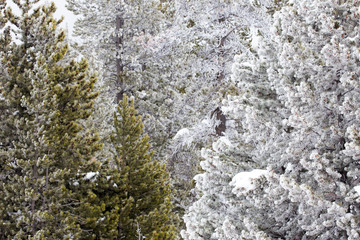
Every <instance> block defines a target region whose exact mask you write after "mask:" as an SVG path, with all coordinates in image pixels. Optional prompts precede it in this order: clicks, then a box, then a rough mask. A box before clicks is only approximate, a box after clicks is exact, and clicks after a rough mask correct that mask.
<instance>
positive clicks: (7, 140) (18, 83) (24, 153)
mask: <svg viewBox="0 0 360 240" xmlns="http://www.w3.org/2000/svg"><path fill="white" fill-rule="evenodd" d="M37 2H38V1H15V3H16V4H17V6H18V7H19V9H20V10H21V11H22V13H21V15H20V16H15V15H14V14H13V13H12V12H11V10H10V9H8V10H6V12H5V15H6V16H7V18H8V19H9V21H10V22H11V23H12V28H13V29H15V30H14V31H15V33H17V35H18V36H20V38H19V39H13V40H12V39H11V32H12V30H11V29H10V28H7V29H5V31H4V34H3V35H2V36H1V42H2V43H3V44H2V45H1V53H0V54H1V65H2V69H1V71H2V74H1V76H0V89H1V93H2V96H1V99H0V109H1V118H0V129H1V131H0V161H1V164H0V165H1V168H0V171H1V172H0V177H1V184H0V192H1V193H2V194H1V196H0V203H1V205H0V206H1V209H0V217H1V220H0V226H1V227H0V233H1V236H2V237H4V239H10V238H11V239H81V238H88V236H89V235H91V234H89V233H90V232H91V229H90V230H89V229H88V226H90V225H91V223H92V222H94V221H95V220H96V219H97V217H96V213H97V212H99V210H100V208H99V207H95V206H91V205H90V204H89V203H88V200H91V199H92V198H93V197H94V196H95V195H94V194H92V193H91V190H90V189H91V187H90V185H89V184H88V182H87V181H86V178H84V176H86V175H85V174H86V172H88V171H95V170H96V168H97V164H95V163H93V162H94V159H93V158H92V157H93V155H94V153H95V152H96V151H97V150H99V148H100V147H101V146H100V144H99V143H98V137H97V135H96V133H95V132H92V131H87V130H84V129H83V128H82V126H81V125H82V121H83V120H85V119H87V118H88V117H89V116H90V114H91V112H92V105H93V100H94V99H95V98H96V96H97V94H96V93H95V92H94V91H93V90H92V89H93V86H94V83H95V82H96V78H95V77H94V76H90V75H89V74H88V70H87V67H88V64H87V62H86V61H85V60H82V61H80V62H75V61H71V62H70V63H68V62H66V61H65V60H64V56H65V54H66V52H67V49H68V47H67V45H65V44H63V43H62V42H63V40H64V38H65V35H64V32H63V31H59V30H58V28H57V26H58V24H59V23H60V22H61V20H59V21H58V20H55V19H54V18H53V17H52V15H53V13H54V12H55V10H56V8H55V5H54V3H52V4H51V5H48V6H42V7H39V8H35V9H34V4H35V3H37Z"/></svg>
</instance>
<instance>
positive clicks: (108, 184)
mask: <svg viewBox="0 0 360 240" xmlns="http://www.w3.org/2000/svg"><path fill="white" fill-rule="evenodd" d="M114 127H115V132H114V134H113V135H112V137H111V138H112V143H113V144H114V148H115V149H116V153H115V156H114V159H113V160H112V161H108V162H106V163H104V164H103V165H102V170H101V171H100V178H99V180H98V182H99V183H98V188H97V194H98V196H99V199H101V200H102V202H103V204H104V205H105V210H104V213H103V217H102V221H103V223H104V225H105V228H104V226H102V225H99V228H98V234H99V237H101V238H102V239H126V240H131V239H134V240H135V239H138V236H139V234H141V235H142V236H144V237H145V238H146V239H154V240H155V239H175V238H176V234H175V227H174V225H173V224H172V217H171V216H172V213H171V208H172V207H171V203H170V185H169V175H168V173H167V172H166V169H165V165H163V164H161V163H160V162H158V161H156V160H153V159H152V155H153V153H152V152H150V151H149V148H150V144H149V137H148V136H147V135H144V134H143V133H144V130H143V128H144V127H143V124H142V122H141V116H139V115H137V111H136V110H135V108H134V101H133V100H131V101H130V102H129V99H128V97H127V96H126V95H124V96H123V99H122V101H120V103H119V106H118V108H117V112H115V113H114Z"/></svg>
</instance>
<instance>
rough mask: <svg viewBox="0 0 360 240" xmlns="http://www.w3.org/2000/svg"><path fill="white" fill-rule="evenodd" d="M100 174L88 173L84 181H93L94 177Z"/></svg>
mask: <svg viewBox="0 0 360 240" xmlns="http://www.w3.org/2000/svg"><path fill="white" fill-rule="evenodd" d="M98 174H99V172H88V173H86V175H85V177H84V179H85V180H86V179H87V180H90V179H92V178H93V177H94V176H96V175H98Z"/></svg>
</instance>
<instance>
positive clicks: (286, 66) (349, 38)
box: [184, 1, 359, 239]
mask: <svg viewBox="0 0 360 240" xmlns="http://www.w3.org/2000/svg"><path fill="white" fill-rule="evenodd" d="M358 7H359V5H358V3H357V2H355V1H350V2H338V1H291V3H289V4H286V3H284V4H283V5H282V6H281V7H279V8H274V9H275V12H273V13H271V14H273V27H272V34H271V38H268V39H267V40H269V41H266V39H264V40H262V39H261V44H258V46H257V47H256V48H254V44H255V42H254V41H252V45H251V47H252V48H253V50H254V51H255V56H257V57H256V58H255V59H257V60H256V62H257V63H261V62H263V63H264V64H261V65H258V64H256V62H254V61H253V60H254V57H253V56H251V55H247V56H246V55H244V54H242V55H241V56H239V57H238V60H237V61H238V63H237V64H235V65H234V69H233V79H234V80H235V81H236V82H238V83H239V85H238V86H241V87H242V89H243V91H244V93H243V94H244V95H241V94H240V95H239V97H240V98H239V97H231V98H229V100H228V101H226V102H224V104H225V106H224V107H223V110H224V112H227V113H228V114H229V115H230V116H234V118H235V119H240V120H241V121H240V123H241V127H237V130H238V131H239V133H240V134H239V137H238V141H239V142H240V143H241V144H244V146H246V148H245V151H244V153H246V154H247V156H249V159H251V161H250V163H252V164H249V165H247V167H246V168H244V169H243V170H242V169H241V170H240V172H239V173H236V172H234V171H233V170H232V171H230V172H231V173H232V174H233V176H234V177H233V179H232V181H230V182H229V180H227V181H224V180H223V179H220V178H219V179H218V181H215V184H216V185H215V184H214V185H210V186H208V187H206V188H205V187H203V185H202V184H205V183H211V181H210V180H209V179H207V180H205V181H204V180H202V179H201V176H204V175H205V174H206V173H207V172H209V175H210V176H212V175H211V174H210V173H211V172H216V171H218V169H221V168H220V167H216V170H211V171H209V170H207V168H205V169H206V172H205V174H204V175H199V177H196V179H197V180H198V182H199V183H197V189H201V190H202V194H203V196H206V195H207V196H209V193H211V191H210V190H209V189H212V187H211V186H219V185H220V186H223V189H226V187H228V186H229V185H230V186H232V187H233V189H232V193H233V194H234V195H231V194H229V190H226V192H227V193H228V194H227V197H224V195H220V194H219V193H218V192H216V194H215V195H213V198H212V199H216V202H226V203H231V201H234V202H235V203H236V202H237V204H236V205H230V206H235V210H233V211H231V212H237V213H240V214H236V215H235V216H234V215H231V214H225V215H226V217H227V218H228V219H226V218H225V217H224V215H220V217H219V218H217V217H216V216H217V215H216V211H214V210H212V209H213V208H209V209H208V210H209V212H211V213H213V214H214V215H213V217H214V218H213V219H214V220H213V221H212V222H211V223H212V224H205V225H206V226H207V228H204V227H201V228H196V227H193V226H201V225H199V224H196V223H198V222H197V221H200V220H196V218H194V216H196V214H193V212H195V213H196V212H201V209H203V208H204V206H207V205H206V204H207V203H208V202H206V201H205V203H204V204H202V205H201V206H200V205H197V203H195V204H194V205H193V207H191V208H190V211H189V213H188V214H187V215H186V218H187V217H188V218H189V219H186V218H185V220H186V221H187V225H188V228H187V230H186V232H184V236H186V237H188V239H209V237H210V236H211V237H212V238H214V239H305V238H306V239H333V238H336V239H357V238H359V232H358V229H359V228H358V226H359V222H358V221H359V220H358V216H359V212H358V208H357V207H356V206H357V201H358V198H359V195H358V194H359V193H358V180H357V170H356V169H357V150H356V148H357V145H358V142H357V140H356V139H357V135H358V131H357V128H356V127H355V126H356V124H358V123H357V121H358V120H357V111H358V110H357V108H358V107H357V102H358V95H359V94H358V85H357V84H356V82H357V80H356V79H357V74H356V72H357V65H358V64H357V63H358V51H357V48H358V46H357V45H358V41H357V40H356V39H357V38H358V31H357V29H358V27H359V26H358V24H357V20H356V19H357V18H358V17H359V15H358V14H359V13H358ZM260 33H261V32H260ZM255 36H256V35H255ZM263 42H267V44H264V43H263ZM256 66H262V67H261V68H259V69H258V70H257V71H254V69H256ZM254 67H255V68H254ZM259 70H260V71H259ZM244 74H245V75H244ZM264 87H265V88H264ZM242 96H244V98H243V99H242ZM246 100H247V102H246ZM259 100H260V101H259ZM234 156H235V155H234ZM219 160H221V161H220V162H219ZM237 160H238V161H239V162H236V161H235V164H234V165H233V169H235V170H236V166H239V165H240V166H241V165H242V164H244V163H243V160H242V159H241V158H237ZM207 162H209V159H208V158H207V159H206V160H205V162H204V163H203V164H206V163H207ZM225 162H228V160H226V158H221V157H219V158H218V160H217V164H218V166H222V165H221V164H224V163H225ZM213 165H215V164H213ZM215 166H216V165H215ZM265 170H266V171H265ZM255 173H257V174H255ZM215 176H216V175H214V177H215ZM222 176H223V175H222ZM249 176H250V177H249ZM259 183H261V184H259ZM204 189H205V190H204ZM201 199H202V198H200V200H199V201H201ZM224 205H225V204H221V205H220V206H224ZM228 208H229V209H231V208H230V207H228ZM199 209H200V210H199ZM211 210H212V211H211ZM221 218H223V219H226V220H225V221H223V225H222V227H220V228H219V226H221V222H222V221H221ZM211 225H212V226H213V227H212V228H209V226H211ZM217 229H221V230H222V231H217ZM219 234H221V235H219ZM210 239H211V238H210Z"/></svg>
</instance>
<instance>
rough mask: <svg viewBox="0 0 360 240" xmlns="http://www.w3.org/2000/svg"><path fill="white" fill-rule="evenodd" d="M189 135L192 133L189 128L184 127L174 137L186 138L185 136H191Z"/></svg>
mask: <svg viewBox="0 0 360 240" xmlns="http://www.w3.org/2000/svg"><path fill="white" fill-rule="evenodd" d="M189 135H190V131H189V129H187V128H183V129H180V130H179V131H178V132H177V133H176V135H175V137H174V139H179V138H184V137H187V136H189Z"/></svg>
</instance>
